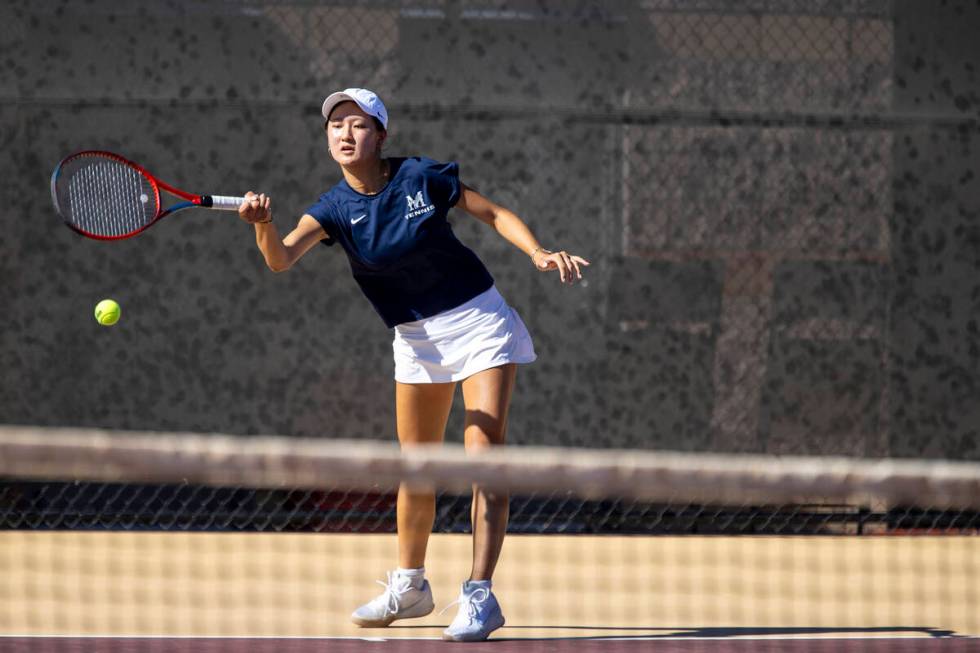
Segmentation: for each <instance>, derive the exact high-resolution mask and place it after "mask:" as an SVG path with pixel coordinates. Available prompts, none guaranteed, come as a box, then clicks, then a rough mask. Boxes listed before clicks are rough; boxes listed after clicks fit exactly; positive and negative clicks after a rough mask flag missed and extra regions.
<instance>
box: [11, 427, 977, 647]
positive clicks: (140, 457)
mask: <svg viewBox="0 0 980 653" xmlns="http://www.w3.org/2000/svg"><path fill="white" fill-rule="evenodd" d="M0 478H2V481H0V528H2V529H3V530H2V531H0V577H3V578H4V579H5V581H4V583H3V584H2V585H0V588H2V589H0V605H2V606H3V609H2V610H0V634H2V635H4V636H6V637H4V638H0V648H2V647H3V645H4V644H7V645H11V646H13V645H15V644H18V643H24V645H25V646H27V645H28V644H29V645H30V646H31V647H33V648H29V649H25V650H41V649H40V648H38V647H41V646H51V647H54V648H52V649H51V650H74V649H67V648H62V649H58V647H66V646H68V645H69V644H70V643H72V642H81V643H86V642H87V643H88V645H91V644H92V642H95V641H98V642H102V643H104V644H105V645H106V646H118V647H125V646H133V645H134V644H133V642H143V644H144V645H145V644H146V642H149V641H153V642H157V643H159V642H166V646H167V647H168V650H182V647H183V648H184V649H186V650H226V649H223V648H220V646H222V645H227V643H228V642H229V641H231V640H229V639H227V638H273V639H275V638H310V639H309V640H303V641H309V642H319V643H320V644H321V645H322V642H323V638H338V639H344V641H349V642H363V640H362V639H359V638H365V637H367V638H372V637H373V638H383V639H391V640H393V641H396V642H398V641H402V640H403V639H404V638H411V639H408V640H406V641H407V642H408V643H411V644H413V645H414V646H416V647H417V648H414V649H412V650H419V648H422V649H423V650H424V647H425V646H428V645H429V644H426V642H427V641H428V640H429V639H433V640H434V639H438V638H439V636H440V634H441V629H442V628H444V627H445V626H446V625H447V624H448V623H449V621H450V620H451V619H452V617H453V613H450V614H448V615H447V614H442V615H439V614H436V613H433V614H432V615H430V616H428V617H424V618H422V619H418V620H413V621H410V622H405V625H401V623H402V622H396V625H394V626H392V627H391V628H389V629H386V630H379V629H359V628H357V627H355V626H354V625H353V624H351V623H350V622H349V620H348V618H349V615H350V613H351V612H352V610H353V609H354V608H356V607H357V606H358V605H360V604H361V603H363V602H366V601H367V600H368V599H371V598H373V597H374V596H375V595H376V594H377V593H378V591H376V590H378V588H377V587H376V586H375V585H373V581H374V580H376V579H378V578H383V577H384V572H385V570H387V569H392V568H394V567H395V566H396V565H397V547H396V537H395V536H394V535H392V534H391V533H392V532H393V531H394V530H395V524H396V521H395V493H396V488H397V486H398V484H399V483H400V482H405V483H408V484H411V485H412V486H413V487H434V488H437V489H438V491H437V511H436V520H435V528H434V531H435V532H434V534H433V535H432V536H431V538H430V541H429V550H428V556H427V562H426V568H427V577H428V578H429V580H430V583H431V584H432V587H433V591H434V592H435V595H436V603H437V607H442V606H446V605H448V604H450V603H451V602H452V600H453V599H454V598H456V594H457V593H458V591H459V583H460V582H461V581H462V580H463V579H464V578H466V576H467V574H468V573H469V570H470V561H471V547H472V544H471V540H470V537H469V535H468V534H469V532H470V531H471V524H470V514H469V509H470V506H469V502H470V496H471V495H470V493H469V492H468V491H467V489H468V488H471V487H472V484H473V483H474V482H475V483H479V484H480V485H481V486H483V487H487V488H493V489H499V490H506V491H508V492H509V493H510V497H511V498H510V505H511V521H510V528H509V532H510V533H511V537H508V538H507V540H506V542H505V545H504V550H503V554H502V557H501V560H500V563H499V565H498V568H497V572H496V574H495V576H494V588H495V590H494V591H495V593H496V594H497V595H498V597H499V599H500V601H501V604H502V605H503V607H504V610H505V614H506V617H507V626H505V628H504V629H502V630H501V631H498V633H497V634H496V636H495V637H496V638H498V639H503V640H507V641H509V642H510V644H508V646H518V647H520V646H523V647H524V649H523V650H565V649H563V648H554V646H559V645H560V646H571V647H572V649H571V650H615V646H619V645H621V644H625V643H632V645H633V646H635V647H636V648H635V649H630V650H639V649H641V648H644V646H646V647H649V646H651V645H652V644H651V642H652V640H658V639H664V640H668V641H670V642H689V643H691V644H692V645H693V643H697V646H698V647H699V648H683V647H682V648H679V649H675V648H671V649H665V650H671V651H674V650H702V649H701V648H700V647H702V646H703V647H706V648H704V649H703V650H725V651H732V650H742V649H739V648H737V646H738V645H739V642H742V641H743V640H750V641H751V643H753V644H754V647H753V648H746V649H744V650H770V649H767V648H762V647H764V646H769V645H772V646H774V647H775V646H780V647H781V648H772V649H771V650H789V651H796V650H932V649H931V648H929V647H930V646H932V642H937V641H940V640H941V641H943V642H947V643H959V642H967V643H969V642H973V644H975V641H974V640H972V639H970V638H971V637H976V636H978V635H980V615H978V614H977V611H976V605H977V604H978V600H980V590H978V587H980V584H978V581H980V538H978V537H976V535H977V533H978V530H980V520H978V513H980V491H978V490H980V465H978V464H973V463H950V462H944V461H901V460H857V459H847V458H787V457H762V456H717V455H704V454H677V453H668V452H649V451H647V452H640V451H626V450H619V451H615V450H611V451H594V450H578V449H552V448H536V447H511V448H507V447H505V448H499V449H493V450H490V451H484V452H481V453H480V454H479V455H474V454H471V453H467V452H466V451H465V450H463V449H462V448H459V447H457V446H455V445H447V446H445V447H422V448H418V449H412V450H409V451H405V452H401V451H399V450H398V449H397V447H396V446H395V445H393V444H388V443H383V442H366V441H357V442H352V441H341V440H322V439H296V438H288V439H287V438H266V437H233V436H224V435H216V434H211V435H194V434H178V433H134V432H109V431H98V430H83V429H60V430H55V429H41V428H28V427H14V426H10V427H3V428H0ZM749 536H751V537H749ZM83 636H87V637H89V638H91V637H96V638H105V639H98V640H94V639H80V638H82V637H83ZM151 636H152V637H153V638H157V639H152V640H148V639H138V640H134V639H132V638H133V637H140V638H146V637H151ZM127 637H128V638H130V639H127ZM212 637H217V638H220V639H218V640H212V639H203V638H212ZM199 638H200V639H199ZM910 638H911V639H910ZM235 641H238V642H239V643H240V642H241V640H235ZM250 641H253V640H250ZM260 641H265V640H254V642H260ZM283 641H286V640H285V639H283ZM288 641H290V642H292V645H294V646H297V647H301V646H302V644H301V643H298V642H300V640H288ZM331 641H332V640H331ZM207 642H210V643H209V644H207V645H208V646H211V647H212V648H210V649H207V648H202V647H203V646H205V643H207ZM218 642H225V644H219V643H218ZM909 642H914V644H915V646H917V647H918V648H916V647H913V648H908V649H906V648H901V647H902V646H904V645H907V643H909ZM403 643H404V642H403ZM831 644H833V646H834V647H835V648H816V647H819V646H830V645H831ZM80 645H81V644H80ZM160 645H163V644H160ZM311 645H312V644H311ZM432 645H435V643H434V642H433V644H432ZM406 646H407V644H406ZM549 646H551V647H552V648H548V647H549ZM719 646H721V647H722V648H718V647H719ZM589 647H595V648H589ZM610 647H612V648H610ZM712 647H714V648H712ZM801 647H802V648H801ZM896 647H898V648H896ZM106 650H114V649H112V648H107V649H106ZM119 650H126V649H125V648H120V649H119ZM228 650H230V649H228ZM256 650H261V649H256ZM297 650H308V649H305V648H298V649H297ZM406 650H408V649H406ZM645 650H653V649H649V648H647V649H645ZM942 650H959V649H947V648H944V649H942ZM962 650H968V649H966V648H964V649H962Z"/></svg>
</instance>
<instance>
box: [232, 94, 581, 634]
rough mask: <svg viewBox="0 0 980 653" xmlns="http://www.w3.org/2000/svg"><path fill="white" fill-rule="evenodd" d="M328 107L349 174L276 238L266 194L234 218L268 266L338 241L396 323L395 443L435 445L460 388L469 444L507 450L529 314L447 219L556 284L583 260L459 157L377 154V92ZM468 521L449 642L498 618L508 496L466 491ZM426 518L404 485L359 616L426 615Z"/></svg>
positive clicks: (282, 265) (430, 498)
mask: <svg viewBox="0 0 980 653" xmlns="http://www.w3.org/2000/svg"><path fill="white" fill-rule="evenodd" d="M322 113H323V117H324V119H325V121H326V122H325V124H324V129H325V131H326V135H327V144H328V146H329V148H330V154H331V156H332V157H333V159H334V160H335V161H336V162H337V163H338V164H339V165H340V168H341V171H342V172H343V180H342V181H341V182H340V183H338V184H337V185H336V186H334V187H333V188H331V189H330V190H329V191H327V192H326V193H325V194H323V195H322V196H320V199H319V201H317V202H316V203H315V204H314V205H313V206H311V207H310V208H309V210H308V211H307V212H306V214H304V215H303V216H302V217H301V218H300V219H299V222H298V224H297V225H296V227H295V228H294V229H293V230H292V231H291V232H290V233H289V234H288V235H287V236H286V237H285V238H283V239H280V236H279V233H278V231H277V229H276V226H275V223H274V222H273V219H272V212H271V200H270V199H269V198H268V197H267V196H266V195H264V194H259V195H256V194H255V193H252V192H249V193H247V194H246V196H245V197H246V199H245V202H244V203H243V204H242V206H241V207H239V215H240V217H241V218H242V219H243V220H244V221H246V222H248V223H250V224H253V225H254V226H255V239H256V242H257V243H258V246H259V249H260V250H261V251H262V254H263V255H264V256H265V260H266V263H267V264H268V266H269V267H270V268H271V269H272V270H273V271H276V272H281V271H284V270H287V269H289V268H290V267H291V266H292V265H293V264H294V263H295V262H296V261H297V260H298V259H299V258H300V257H301V256H303V255H304V254H305V253H306V252H308V251H309V250H310V249H311V248H312V247H313V246H314V245H315V244H316V243H318V242H324V243H325V244H327V245H333V244H334V243H338V242H339V243H340V244H341V245H342V247H343V249H344V251H345V252H346V254H347V257H348V259H349V261H350V266H351V271H352V272H353V275H354V279H355V280H356V281H357V283H358V284H359V285H360V286H361V289H362V290H363V292H364V294H365V295H366V296H367V298H368V300H370V301H371V303H372V304H373V305H374V307H375V309H376V310H377V312H378V313H379V314H380V315H381V317H382V319H383V320H384V321H385V324H387V326H388V327H389V328H394V344H393V347H394V358H395V411H396V421H397V430H398V439H399V442H400V443H401V446H402V447H403V448H405V447H411V446H413V445H418V444H425V443H433V442H441V441H442V439H443V436H444V432H445V428H446V422H447V420H448V417H449V411H450V407H451V406H452V401H453V394H454V392H455V388H456V385H457V384H461V385H462V389H463V400H464V403H465V405H466V427H465V432H464V440H465V446H466V448H467V449H468V450H478V449H481V448H484V447H491V446H495V445H502V444H503V443H504V436H505V433H506V427H507V410H508V407H509V405H510V398H511V393H512V392H513V389H514V380H515V377H516V373H517V365H518V364H521V363H530V362H531V361H533V360H534V359H535V353H534V348H533V345H532V344H531V339H530V336H529V335H528V333H527V329H526V328H525V326H524V323H523V322H522V321H521V319H520V317H519V316H518V315H517V313H516V312H514V311H513V310H512V309H511V308H510V307H509V306H508V305H507V303H506V302H505V301H504V300H503V298H502V297H501V296H500V294H499V293H498V292H497V290H496V288H495V287H494V285H493V279H492V277H491V276H490V273H489V272H488V271H487V269H486V267H484V265H483V263H482V262H481V261H480V259H479V258H477V256H476V255H475V254H474V253H473V252H472V251H471V250H469V249H468V248H466V247H465V246H463V245H462V243H460V242H459V240H457V239H456V237H455V235H453V232H452V228H451V227H450V225H449V222H448V221H447V219H446V215H447V213H448V211H449V209H450V208H452V207H453V206H456V207H458V208H460V209H462V210H464V211H465V212H467V213H469V214H470V215H472V216H473V217H475V218H476V219H477V220H480V221H481V222H484V223H485V224H487V225H489V226H491V227H493V228H494V229H496V230H497V232H498V233H499V234H500V235H501V236H503V237H504V238H506V239H507V240H508V241H510V242H511V243H513V244H514V245H515V246H516V247H518V248H519V249H521V250H522V251H523V252H525V253H526V254H527V255H528V256H529V257H530V258H531V261H532V262H533V264H534V265H535V267H536V268H537V269H538V270H541V271H548V270H557V271H558V275H559V279H560V280H561V281H562V282H563V283H573V282H574V280H575V279H581V278H582V274H581V266H584V265H588V262H587V261H586V260H584V259H582V258H580V257H578V256H571V255H569V254H567V253H565V252H551V251H548V250H546V249H544V248H543V247H542V246H541V244H540V243H539V242H538V241H537V239H536V238H535V237H534V235H533V234H532V233H531V231H530V230H529V229H528V227H527V225H525V224H524V222H522V221H521V219H520V218H518V217H517V216H516V215H515V214H514V213H512V212H510V211H508V210H507V209H505V208H503V207H501V206H498V205H496V204H494V203H493V202H491V201H490V200H488V199H487V198H485V197H483V196H482V195H481V194H480V193H478V192H476V191H475V190H473V189H472V188H469V187H468V186H466V185H465V184H462V183H461V182H460V181H459V179H458V168H457V165H456V164H455V163H438V162H436V161H432V160H430V159H426V158H422V157H410V158H385V157H383V156H382V154H381V148H382V145H383V144H384V142H385V139H386V138H387V134H388V132H387V129H388V113H387V111H386V109H385V107H384V104H383V103H382V102H381V100H380V99H379V98H378V96H377V95H375V94H374V93H372V92H371V91H368V90H366V89H359V88H350V89H347V90H345V91H342V92H339V93H333V94H332V95H330V96H329V97H327V98H326V100H324V103H323V108H322ZM471 516H472V519H473V567H472V570H471V573H470V578H469V580H467V581H466V582H464V583H463V587H462V591H461V592H460V597H459V600H458V602H459V603H460V608H459V614H458V615H457V616H456V618H455V619H454V620H453V622H452V624H451V625H450V626H449V628H447V629H446V631H445V632H444V633H443V638H444V639H448V640H453V641H476V640H484V639H486V638H487V636H488V635H489V634H490V633H491V632H492V631H493V630H496V629H497V628H499V627H500V626H502V625H503V623H504V618H503V614H502V613H501V610H500V606H499V604H498V603H497V600H496V598H495V597H494V595H493V593H492V591H491V580H490V579H491V577H492V576H493V571H494V567H495V566H496V563H497V558H498V556H499V554H500V549H501V545H502V544H503V539H504V533H505V531H506V528H507V518H508V496H507V495H506V494H504V493H500V492H490V491H484V490H482V489H481V488H478V487H477V488H474V493H473V505H472V513H471ZM434 518H435V494H434V493H433V492H432V491H420V490H419V489H417V488H416V489H411V488H407V487H405V486H404V485H403V486H402V487H400V488H399V491H398V503H397V523H398V557H399V567H398V569H396V570H395V571H393V572H389V574H388V582H387V584H384V585H385V591H384V592H383V593H382V594H381V595H380V596H378V597H377V598H375V599H374V600H372V601H370V602H368V603H367V604H365V605H363V606H361V607H360V608H358V609H357V610H356V611H355V612H354V614H353V615H352V619H353V621H354V623H356V624H358V625H360V626H387V625H389V624H391V623H392V622H393V621H395V620H397V619H405V618H409V617H421V616H425V615H427V614H429V613H430V612H431V611H432V609H433V607H434V604H433V601H432V592H431V590H430V588H429V583H428V582H427V581H426V580H425V577H424V573H425V568H424V562H425V551H426V544H427V543H428V538H429V533H430V532H431V531H432V524H433V520H434Z"/></svg>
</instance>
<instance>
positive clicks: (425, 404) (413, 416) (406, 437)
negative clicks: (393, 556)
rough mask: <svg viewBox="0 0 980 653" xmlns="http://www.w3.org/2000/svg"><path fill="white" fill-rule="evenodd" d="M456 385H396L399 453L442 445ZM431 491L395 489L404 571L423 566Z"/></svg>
mask: <svg viewBox="0 0 980 653" xmlns="http://www.w3.org/2000/svg"><path fill="white" fill-rule="evenodd" d="M455 390H456V384H455V383H418V384H415V383H399V382H397V381H396V382H395V416H396V421H397V428H398V441H399V442H400V443H401V446H402V449H405V448H408V447H412V446H415V445H418V444H431V443H438V442H442V440H443V437H444V435H445V432H446V421H447V420H448V419H449V410H450V408H452V405H453V392H454V391H455ZM435 511H436V497H435V492H433V491H432V490H420V489H418V488H416V489H410V488H408V487H406V486H405V485H404V484H402V485H401V486H400V487H399V488H398V508H397V515H398V564H399V566H401V567H403V568H404V569H417V568H419V567H422V566H424V565H425V549H426V545H427V544H428V543H429V534H430V533H431V532H432V522H433V520H434V519H435Z"/></svg>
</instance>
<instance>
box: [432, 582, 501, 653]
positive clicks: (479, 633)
mask: <svg viewBox="0 0 980 653" xmlns="http://www.w3.org/2000/svg"><path fill="white" fill-rule="evenodd" d="M456 603H459V612H458V613H457V614H456V618H455V619H453V622H452V623H451V624H449V628H447V629H446V630H444V631H443V632H442V638H443V639H444V640H446V641H447V642H482V641H483V640H485V639H486V638H487V637H489V636H490V633H492V632H493V631H495V630H497V629H498V628H500V627H501V626H503V625H504V614H503V612H501V611H500V604H499V603H497V597H496V596H494V595H493V592H491V591H490V590H489V589H487V588H486V587H477V586H474V585H472V584H471V583H470V581H466V582H465V583H463V589H462V590H461V591H460V593H459V598H458V599H456V600H455V601H454V602H453V603H450V604H449V605H450V606H451V605H455V604H456ZM446 607H447V608H448V607H449V606H446Z"/></svg>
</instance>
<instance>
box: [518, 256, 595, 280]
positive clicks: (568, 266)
mask: <svg viewBox="0 0 980 653" xmlns="http://www.w3.org/2000/svg"><path fill="white" fill-rule="evenodd" d="M531 260H532V261H533V262H534V267H536V268H537V269H538V270H540V271H541V272H547V271H549V270H558V276H559V278H560V279H561V282H562V283H575V280H576V279H581V278H582V268H581V266H583V265H589V262H588V261H586V260H585V259H584V258H582V257H581V256H575V255H573V254H569V253H568V252H566V251H564V250H563V251H560V252H550V251H548V250H546V249H538V250H535V252H534V254H532V255H531Z"/></svg>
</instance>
